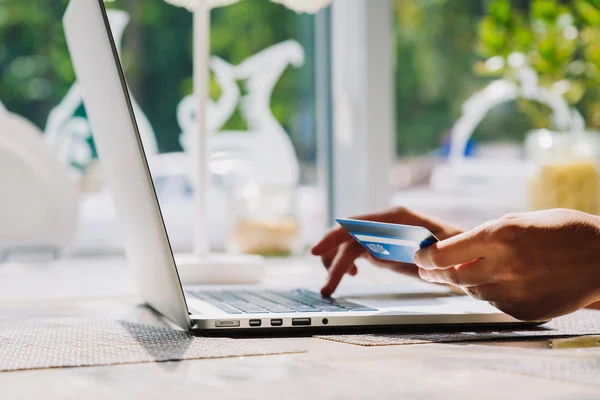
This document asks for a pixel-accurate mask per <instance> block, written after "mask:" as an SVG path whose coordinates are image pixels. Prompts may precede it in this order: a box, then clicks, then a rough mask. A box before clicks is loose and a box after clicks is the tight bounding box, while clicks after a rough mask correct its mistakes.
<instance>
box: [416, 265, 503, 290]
mask: <svg viewBox="0 0 600 400" xmlns="http://www.w3.org/2000/svg"><path fill="white" fill-rule="evenodd" d="M419 276H420V277H421V278H422V279H423V280H426V281H427V282H432V283H444V284H450V285H453V286H460V287H465V288H469V287H474V286H481V285H487V284H491V283H498V282H499V280H500V279H501V277H500V276H499V275H497V274H496V273H495V268H494V267H493V266H491V265H490V262H489V261H487V260H484V259H480V260H476V261H472V262H470V263H467V264H461V265H458V266H456V267H451V268H447V269H435V270H426V269H420V270H419Z"/></svg>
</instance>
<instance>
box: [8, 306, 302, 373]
mask: <svg viewBox="0 0 600 400" xmlns="http://www.w3.org/2000/svg"><path fill="white" fill-rule="evenodd" d="M301 352H303V351H301V350H298V349H297V348H294V347H290V346H284V345H281V344H280V342H276V341H274V340H272V339H271V340H270V339H243V340H241V339H240V340H238V339H230V338H205V337H196V336H193V335H191V334H189V333H187V332H182V331H176V330H171V329H168V328H163V327H156V326H150V325H142V324H137V323H133V322H128V321H124V320H117V319H111V318H106V317H60V318H26V319H22V320H19V319H14V318H11V319H3V320H0V371H16V370H28V369H44V368H60V367H83V366H100V365H115V364H135V363H147V362H164V361H180V360H192V359H204V358H226V357H239V356H259V355H274V354H290V353H301Z"/></svg>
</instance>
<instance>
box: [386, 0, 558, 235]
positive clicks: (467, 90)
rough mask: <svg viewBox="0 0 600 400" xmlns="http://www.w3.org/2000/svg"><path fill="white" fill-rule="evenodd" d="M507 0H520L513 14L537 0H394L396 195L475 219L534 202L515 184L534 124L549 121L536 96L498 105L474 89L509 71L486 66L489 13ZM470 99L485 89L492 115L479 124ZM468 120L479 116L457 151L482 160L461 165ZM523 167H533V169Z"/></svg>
mask: <svg viewBox="0 0 600 400" xmlns="http://www.w3.org/2000/svg"><path fill="white" fill-rule="evenodd" d="M500 3H502V5H503V6H504V5H506V4H507V3H508V4H512V6H513V7H514V8H513V9H512V10H511V8H510V5H509V7H508V8H507V9H506V13H507V14H506V15H505V17H506V18H511V15H512V14H511V13H512V12H513V11H514V10H520V11H521V12H522V11H523V10H527V9H528V4H529V3H530V2H528V1H512V2H503V1H495V2H494V1H481V0H471V1H453V0H427V1H419V0H397V1H395V2H394V20H395V37H396V54H395V56H396V68H397V69H396V110H397V120H396V123H397V124H396V126H397V134H396V154H397V161H396V163H395V165H394V166H393V169H392V174H391V180H392V186H393V189H394V191H395V195H394V199H393V202H394V203H395V204H402V205H406V206H409V207H413V208H416V209H420V210H423V211H427V212H429V213H432V214H434V215H438V216H440V217H444V218H447V219H449V220H452V221H454V222H456V223H459V224H461V225H465V226H466V227H468V226H473V225H476V224H479V223H481V222H484V221H486V220H488V219H494V218H498V217H500V216H502V215H503V214H504V213H507V212H515V211H525V209H526V205H525V194H524V192H522V191H521V190H520V189H518V190H517V189H515V188H516V187H517V186H518V182H515V180H514V179H511V176H510V173H512V172H513V171H512V169H511V168H512V167H513V166H516V165H520V164H518V163H519V161H520V160H522V158H523V141H524V138H525V135H526V133H527V132H528V131H529V130H531V129H533V128H536V127H539V126H540V122H539V120H536V119H535V118H531V113H530V112H529V111H531V107H535V106H532V105H531V104H527V103H526V102H523V101H522V100H514V101H506V102H500V104H493V106H492V103H494V101H493V99H491V98H490V96H487V97H486V96H478V97H477V98H474V97H472V96H474V95H475V94H476V93H478V92H479V91H482V90H483V89H484V88H486V87H487V86H488V85H489V84H490V83H492V82H494V81H497V80H498V79H501V78H502V76H501V74H500V75H498V74H492V73H491V72H490V71H489V70H487V68H486V65H485V60H486V59H487V58H486V57H484V55H485V54H484V53H485V51H484V50H485V49H484V48H483V45H484V44H483V39H482V35H485V34H486V32H484V31H483V30H484V29H486V28H485V26H483V24H481V22H480V21H482V19H483V18H484V17H485V16H486V15H489V14H490V13H493V12H494V10H493V7H495V5H494V4H500ZM551 3H554V2H551ZM497 37H498V38H499V39H498V40H502V39H500V38H501V36H497ZM493 61H494V60H492V62H493ZM487 67H489V63H488V65H487ZM492 69H493V68H492ZM469 99H475V100H474V102H476V103H478V104H477V107H481V109H480V110H477V113H478V112H480V111H481V112H483V113H484V115H485V117H484V118H483V120H482V121H481V122H480V123H479V122H478V123H475V124H474V126H473V128H474V129H471V127H470V125H471V124H470V117H471V116H472V114H469V113H468V112H467V115H465V113H464V111H465V104H466V103H465V102H467V101H468V100H469ZM486 100H489V101H486ZM472 103H473V102H472ZM487 103H489V105H490V106H489V107H488V104H487ZM473 105H474V104H471V107H470V108H471V109H473V107H472V106H473ZM522 106H525V107H529V108H524V107H522ZM458 121H462V122H463V123H464V124H463V125H462V126H469V128H467V131H466V132H464V133H465V134H467V136H468V137H469V138H470V140H469V141H468V145H467V146H466V147H465V148H460V149H458V150H457V152H458V154H461V155H464V156H465V157H466V158H467V161H473V163H468V162H467V164H465V165H464V166H463V167H462V169H460V168H458V167H453V164H451V163H450V161H449V158H448V157H449V153H450V151H451V146H452V142H451V140H450V139H451V137H452V136H451V135H452V134H453V133H454V134H455V135H457V134H458V133H457V130H459V129H460V127H459V125H457V123H458ZM541 124H542V125H543V124H544V122H541ZM475 162H477V163H475ZM514 168H516V167H514ZM517 174H518V175H519V176H520V177H524V171H523V170H521V171H518V172H517ZM513 189H514V190H513Z"/></svg>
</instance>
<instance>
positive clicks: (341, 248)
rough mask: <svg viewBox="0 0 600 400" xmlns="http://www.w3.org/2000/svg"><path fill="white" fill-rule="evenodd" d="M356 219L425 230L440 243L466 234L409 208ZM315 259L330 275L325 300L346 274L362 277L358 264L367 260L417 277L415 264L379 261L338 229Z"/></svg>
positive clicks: (319, 246) (315, 250)
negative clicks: (414, 226)
mask: <svg viewBox="0 0 600 400" xmlns="http://www.w3.org/2000/svg"><path fill="white" fill-rule="evenodd" d="M353 219H360V220H365V221H375V222H387V223H392V224H404V225H416V226H423V227H425V228H427V229H429V230H430V231H431V233H433V234H434V235H435V236H436V237H437V238H438V239H441V240H443V239H447V238H449V237H451V236H454V235H457V234H459V233H461V232H462V230H460V229H459V228H456V227H454V226H452V225H450V224H448V223H444V222H441V221H437V220H435V219H434V218H432V217H429V216H426V215H421V214H417V213H415V212H413V211H410V210H408V209H406V208H392V209H389V210H385V211H382V212H378V213H374V214H367V215H362V216H358V217H354V218H353ZM312 253H313V254H314V255H315V256H319V257H321V260H322V262H323V266H324V267H325V268H326V269H327V270H328V271H329V277H328V279H327V282H326V283H325V286H323V288H322V289H321V294H322V295H323V296H331V295H332V294H333V292H334V291H335V289H336V288H337V287H338V285H339V283H340V281H341V280H342V278H343V277H344V275H345V274H349V275H351V276H355V275H356V274H357V273H358V269H357V268H356V265H355V261H356V260H357V259H359V258H365V259H367V260H369V261H370V262H371V263H373V264H374V265H377V266H379V267H382V268H388V269H391V270H393V271H396V272H399V273H404V274H409V275H414V276H417V273H418V270H417V267H416V266H415V265H413V264H403V263H395V262H388V261H382V260H379V259H377V258H375V257H373V256H372V255H371V253H369V252H368V251H367V250H365V248H364V247H363V246H362V245H361V244H360V243H358V242H357V241H356V240H354V238H353V237H352V236H350V234H349V233H348V232H346V230H345V229H343V228H342V227H340V226H338V227H336V228H333V229H331V230H330V231H329V232H328V233H327V234H326V235H325V236H324V237H323V239H321V241H320V242H319V243H318V244H317V245H316V246H315V247H313V249H312Z"/></svg>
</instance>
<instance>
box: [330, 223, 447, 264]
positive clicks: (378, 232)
mask: <svg viewBox="0 0 600 400" xmlns="http://www.w3.org/2000/svg"><path fill="white" fill-rule="evenodd" d="M336 221H337V222H338V223H339V224H340V225H341V226H342V227H343V228H344V229H345V230H346V231H348V233H350V235H352V237H353V238H354V239H356V240H357V241H358V242H359V243H360V244H362V245H363V246H364V247H365V248H366V249H367V250H368V251H369V252H370V253H371V254H372V255H373V256H374V257H376V258H379V259H381V260H385V261H395V262H402V263H409V264H414V262H415V253H416V252H417V251H418V250H419V249H421V248H423V247H427V246H431V245H432V244H434V243H436V242H438V239H437V238H436V237H435V236H434V234H433V233H431V232H430V231H429V230H428V229H427V228H423V227H421V226H411V225H399V224H388V223H383V222H373V221H361V220H356V219H336Z"/></svg>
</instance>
